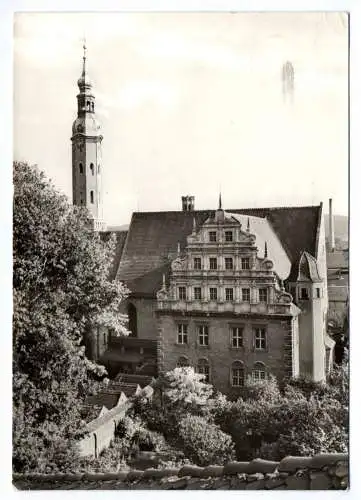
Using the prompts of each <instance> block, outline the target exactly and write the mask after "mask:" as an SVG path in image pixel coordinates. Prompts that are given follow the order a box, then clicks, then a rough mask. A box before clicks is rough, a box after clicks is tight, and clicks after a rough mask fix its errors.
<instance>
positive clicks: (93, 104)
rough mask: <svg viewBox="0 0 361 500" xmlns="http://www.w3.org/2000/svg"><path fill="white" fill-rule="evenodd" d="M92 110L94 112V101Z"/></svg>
mask: <svg viewBox="0 0 361 500" xmlns="http://www.w3.org/2000/svg"><path fill="white" fill-rule="evenodd" d="M92 111H93V112H94V103H93V102H92Z"/></svg>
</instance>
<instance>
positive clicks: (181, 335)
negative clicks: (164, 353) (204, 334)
mask: <svg viewBox="0 0 361 500" xmlns="http://www.w3.org/2000/svg"><path fill="white" fill-rule="evenodd" d="M187 342H188V325H186V324H185V323H181V324H179V325H178V344H187Z"/></svg>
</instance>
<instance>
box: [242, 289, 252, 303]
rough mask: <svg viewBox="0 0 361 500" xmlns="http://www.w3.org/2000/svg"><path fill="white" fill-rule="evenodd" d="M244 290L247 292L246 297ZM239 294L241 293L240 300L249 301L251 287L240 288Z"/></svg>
mask: <svg viewBox="0 0 361 500" xmlns="http://www.w3.org/2000/svg"><path fill="white" fill-rule="evenodd" d="M244 292H247V295H248V298H247V299H245V298H244ZM241 295H242V302H247V303H250V302H251V289H250V288H242V289H241Z"/></svg>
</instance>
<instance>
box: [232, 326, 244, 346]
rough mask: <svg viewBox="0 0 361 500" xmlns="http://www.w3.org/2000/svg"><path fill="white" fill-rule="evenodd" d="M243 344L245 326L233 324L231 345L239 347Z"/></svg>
mask: <svg viewBox="0 0 361 500" xmlns="http://www.w3.org/2000/svg"><path fill="white" fill-rule="evenodd" d="M242 345H243V328H241V327H240V326H232V328H231V346H232V347H233V348H235V349H239V348H240V347H242Z"/></svg>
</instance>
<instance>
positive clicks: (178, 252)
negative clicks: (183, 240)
mask: <svg viewBox="0 0 361 500" xmlns="http://www.w3.org/2000/svg"><path fill="white" fill-rule="evenodd" d="M177 254H178V256H179V255H180V243H179V241H178V244H177Z"/></svg>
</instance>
